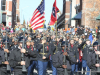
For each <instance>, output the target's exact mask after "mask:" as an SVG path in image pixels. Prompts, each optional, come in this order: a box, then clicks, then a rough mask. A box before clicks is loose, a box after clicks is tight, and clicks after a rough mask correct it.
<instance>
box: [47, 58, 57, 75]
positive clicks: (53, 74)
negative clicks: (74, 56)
mask: <svg viewBox="0 0 100 75" xmlns="http://www.w3.org/2000/svg"><path fill="white" fill-rule="evenodd" d="M49 62H50V66H51V68H52V71H53V72H52V75H57V70H56V68H55V67H54V66H53V64H52V60H50V61H49Z"/></svg>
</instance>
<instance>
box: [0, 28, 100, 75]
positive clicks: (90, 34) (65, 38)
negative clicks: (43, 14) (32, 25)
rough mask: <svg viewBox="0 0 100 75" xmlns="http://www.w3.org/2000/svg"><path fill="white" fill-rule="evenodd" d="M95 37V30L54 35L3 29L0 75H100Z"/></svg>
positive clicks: (97, 32)
mask: <svg viewBox="0 0 100 75" xmlns="http://www.w3.org/2000/svg"><path fill="white" fill-rule="evenodd" d="M56 34H57V35H56ZM99 37H100V30H99V27H98V29H97V30H96V29H95V30H91V29H90V28H83V27H78V29H77V31H75V30H74V28H72V29H71V30H70V31H63V29H58V31H57V33H56V31H48V30H45V31H42V32H39V31H38V30H36V31H35V32H34V31H32V30H31V31H30V30H28V29H25V28H24V27H23V26H22V27H21V28H20V29H19V28H17V27H16V29H15V31H13V32H11V31H10V30H9V31H8V30H7V29H6V28H5V29H4V30H1V31H0V75H11V74H12V73H13V74H14V75H34V69H36V70H37V72H38V75H46V71H47V70H48V69H49V68H51V69H52V75H65V74H66V75H90V70H91V71H96V72H92V73H91V75H100V73H99V72H100V71H99V67H100V51H99V44H100V38H99ZM6 53H7V55H6ZM8 66H10V70H8V69H7V68H8ZM65 70H66V71H67V73H66V72H65Z"/></svg>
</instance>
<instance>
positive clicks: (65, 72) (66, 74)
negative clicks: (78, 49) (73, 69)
mask: <svg viewBox="0 0 100 75" xmlns="http://www.w3.org/2000/svg"><path fill="white" fill-rule="evenodd" d="M64 52H66V35H65V49H64ZM66 63H67V62H66V56H65V55H64V65H66ZM64 75H68V71H67V69H65V70H64Z"/></svg>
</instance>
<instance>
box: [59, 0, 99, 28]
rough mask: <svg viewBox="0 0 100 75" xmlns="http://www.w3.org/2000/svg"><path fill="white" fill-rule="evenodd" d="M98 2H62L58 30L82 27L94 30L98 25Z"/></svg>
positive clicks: (66, 0)
mask: <svg viewBox="0 0 100 75" xmlns="http://www.w3.org/2000/svg"><path fill="white" fill-rule="evenodd" d="M99 7H100V0H63V13H62V15H61V16H60V17H59V18H58V28H65V29H66V28H68V27H70V26H75V27H77V25H80V26H81V25H82V26H84V27H90V28H95V27H97V26H98V25H99V24H100V21H99V20H96V18H97V17H98V16H99V15H100V8H99Z"/></svg>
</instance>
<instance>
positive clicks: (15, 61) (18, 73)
mask: <svg viewBox="0 0 100 75" xmlns="http://www.w3.org/2000/svg"><path fill="white" fill-rule="evenodd" d="M21 49H22V48H21V47H19V46H18V48H17V50H13V51H11V54H10V58H9V64H10V66H11V67H12V68H13V69H14V75H27V73H26V72H22V66H21V65H20V62H21V61H22V57H21V52H20V50H21ZM25 49H26V51H27V52H26V53H25V54H24V60H25V67H26V68H28V67H29V65H30V59H29V58H30V56H34V55H35V54H34V52H32V51H31V47H29V46H27V47H26V48H25Z"/></svg>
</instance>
